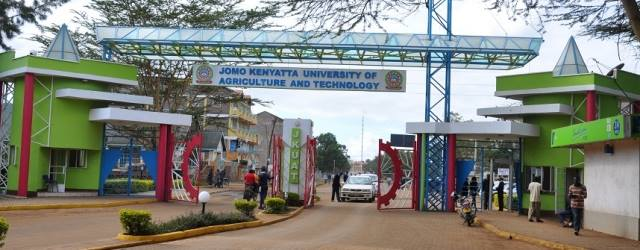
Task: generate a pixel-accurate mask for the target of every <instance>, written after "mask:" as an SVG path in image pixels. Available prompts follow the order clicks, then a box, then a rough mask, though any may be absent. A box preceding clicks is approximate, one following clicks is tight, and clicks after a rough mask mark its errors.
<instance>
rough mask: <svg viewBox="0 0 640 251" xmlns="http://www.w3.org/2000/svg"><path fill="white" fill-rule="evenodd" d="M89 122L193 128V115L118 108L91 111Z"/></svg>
mask: <svg viewBox="0 0 640 251" xmlns="http://www.w3.org/2000/svg"><path fill="white" fill-rule="evenodd" d="M89 120H90V121H96V122H105V123H112V124H127V123H129V124H132V123H135V124H151V125H161V124H164V125H175V126H191V115H186V114H178V113H165V112H150V111H136V110H128V109H123V108H116V107H107V108H97V109H91V111H89Z"/></svg>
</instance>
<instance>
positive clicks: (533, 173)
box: [523, 166, 555, 192]
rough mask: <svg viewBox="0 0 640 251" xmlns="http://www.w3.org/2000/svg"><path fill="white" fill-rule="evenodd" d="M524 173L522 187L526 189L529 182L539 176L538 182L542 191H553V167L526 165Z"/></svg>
mask: <svg viewBox="0 0 640 251" xmlns="http://www.w3.org/2000/svg"><path fill="white" fill-rule="evenodd" d="M526 172H527V173H526V174H525V183H524V184H523V185H524V189H525V191H526V189H527V187H528V186H529V183H531V182H532V181H533V180H534V178H535V177H540V183H541V184H542V191H543V192H553V191H555V187H554V183H555V182H554V178H555V176H554V175H555V168H553V167H551V166H543V167H526Z"/></svg>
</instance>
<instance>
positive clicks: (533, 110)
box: [477, 104, 573, 118]
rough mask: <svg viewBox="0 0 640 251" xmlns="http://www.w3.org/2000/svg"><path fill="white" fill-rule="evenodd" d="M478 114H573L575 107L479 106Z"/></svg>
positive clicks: (509, 116)
mask: <svg viewBox="0 0 640 251" xmlns="http://www.w3.org/2000/svg"><path fill="white" fill-rule="evenodd" d="M477 113H478V116H488V117H496V118H513V117H522V116H523V115H541V114H544V115H571V114H573V109H572V108H571V106H568V105H565V104H544V105H521V106H506V107H489V108H479V109H478V111H477Z"/></svg>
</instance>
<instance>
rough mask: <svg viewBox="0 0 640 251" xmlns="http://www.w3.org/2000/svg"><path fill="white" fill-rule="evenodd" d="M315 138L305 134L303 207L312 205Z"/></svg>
mask: <svg viewBox="0 0 640 251" xmlns="http://www.w3.org/2000/svg"><path fill="white" fill-rule="evenodd" d="M316 143H317V141H316V139H314V138H311V137H309V136H307V163H306V164H307V165H306V167H307V168H306V172H305V182H304V207H307V208H308V207H312V206H313V198H314V195H315V190H316V186H315V184H316Z"/></svg>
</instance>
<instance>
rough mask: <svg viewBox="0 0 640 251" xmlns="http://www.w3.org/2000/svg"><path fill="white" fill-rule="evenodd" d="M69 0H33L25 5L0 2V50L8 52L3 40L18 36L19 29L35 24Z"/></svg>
mask: <svg viewBox="0 0 640 251" xmlns="http://www.w3.org/2000/svg"><path fill="white" fill-rule="evenodd" d="M66 2H69V0H34V1H33V2H32V3H31V5H27V4H26V3H25V1H24V0H22V1H16V0H2V1H0V10H1V11H0V48H2V49H4V50H9V49H11V47H9V46H8V45H7V44H6V41H5V39H12V38H14V37H15V36H17V35H20V34H21V33H22V31H21V30H20V28H21V27H22V26H23V25H25V24H27V23H33V24H37V23H38V21H42V20H44V19H45V18H47V15H49V14H51V10H52V9H53V8H56V7H59V6H61V5H63V4H65V3H66Z"/></svg>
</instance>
